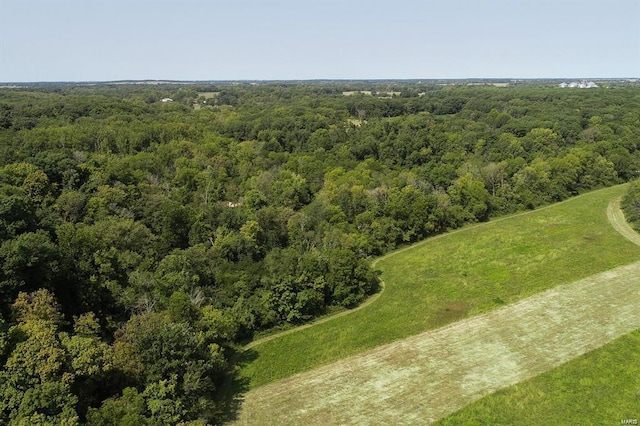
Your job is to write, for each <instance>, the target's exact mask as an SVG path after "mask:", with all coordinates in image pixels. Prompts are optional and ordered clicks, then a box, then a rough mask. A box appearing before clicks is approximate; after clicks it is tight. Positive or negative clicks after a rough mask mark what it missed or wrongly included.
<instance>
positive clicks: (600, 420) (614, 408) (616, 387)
mask: <svg viewBox="0 0 640 426" xmlns="http://www.w3.org/2000/svg"><path fill="white" fill-rule="evenodd" d="M608 213H609V216H610V217H609V219H610V220H611V221H612V223H613V224H614V226H615V227H616V228H617V230H618V231H619V232H620V233H622V234H623V235H625V236H626V237H627V238H629V239H631V240H632V241H635V242H636V244H640V235H638V234H637V233H636V232H635V231H633V229H631V228H630V227H629V226H628V225H626V222H624V217H623V216H622V215H621V212H620V211H619V210H617V211H610V212H608ZM637 288H639V289H640V283H639V285H638V286H637ZM639 291H640V290H639ZM634 315H636V316H638V314H637V313H634ZM623 420H636V421H640V330H636V331H634V332H631V333H629V334H627V335H625V336H623V337H620V338H618V339H616V340H615V341H614V342H612V343H609V344H608V345H606V346H603V347H602V348H599V349H597V350H594V351H592V352H589V353H587V354H585V355H582V356H580V357H578V358H576V359H574V360H572V361H569V362H567V363H565V364H563V365H562V366H560V367H557V368H555V369H553V370H551V371H549V372H547V373H544V374H541V375H539V376H537V377H535V378H532V379H529V380H526V381H524V382H521V383H518V384H517V385H514V386H511V387H509V388H507V389H503V390H501V391H498V392H496V393H493V394H491V395H489V396H486V397H485V398H482V399H480V400H478V401H476V402H474V403H472V404H469V405H467V406H465V407H464V408H463V409H461V410H459V411H458V412H456V413H455V414H453V415H450V416H448V417H446V418H445V419H443V420H441V421H440V422H438V423H437V424H438V425H461V424H492V425H513V424H554V425H563V424H567V425H574V424H620V423H621V422H622V421H623Z"/></svg>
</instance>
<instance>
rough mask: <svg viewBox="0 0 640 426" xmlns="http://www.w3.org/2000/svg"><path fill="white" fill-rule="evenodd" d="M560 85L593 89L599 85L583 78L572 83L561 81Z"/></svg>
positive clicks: (562, 86)
mask: <svg viewBox="0 0 640 426" xmlns="http://www.w3.org/2000/svg"><path fill="white" fill-rule="evenodd" d="M558 87H561V88H563V89H564V88H566V87H569V88H578V89H593V88H595V87H598V85H597V84H595V83H594V82H593V81H587V80H582V81H572V82H571V83H564V82H563V83H560V84H559V85H558Z"/></svg>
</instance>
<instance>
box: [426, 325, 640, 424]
mask: <svg viewBox="0 0 640 426" xmlns="http://www.w3.org/2000/svg"><path fill="white" fill-rule="evenodd" d="M623 420H640V330H637V331H634V332H632V333H629V334H627V335H625V336H622V337H620V338H618V339H616V340H614V341H613V342H611V343H609V344H608V345H605V346H603V347H602V348H600V349H596V350H595V351H592V352H589V353H587V354H585V355H583V356H581V357H578V358H576V359H574V360H572V361H569V362H568V363H566V364H563V365H562V366H560V367H558V368H555V369H553V370H551V371H548V372H547V373H544V374H541V375H540V376H537V377H534V378H533V379H530V380H526V381H524V382H522V383H518V384H517V385H515V386H512V387H510V388H507V389H503V390H501V391H498V392H496V393H494V394H491V395H489V396H487V397H485V398H482V399H480V400H478V401H476V402H474V403H472V404H469V405H467V406H466V407H464V408H463V409H461V410H460V411H458V412H456V413H454V414H452V415H450V416H448V417H446V418H444V419H442V420H441V421H439V422H438V423H437V424H438V425H442V426H444V425H475V424H478V425H480V424H483V425H536V424H537V425H607V424H610V425H615V424H618V425H619V424H621V422H622V421H623ZM630 424H633V423H630Z"/></svg>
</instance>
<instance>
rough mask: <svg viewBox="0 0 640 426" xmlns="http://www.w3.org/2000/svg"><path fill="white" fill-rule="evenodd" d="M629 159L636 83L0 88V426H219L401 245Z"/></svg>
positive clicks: (567, 188)
mask: <svg viewBox="0 0 640 426" xmlns="http://www.w3.org/2000/svg"><path fill="white" fill-rule="evenodd" d="M169 99H171V101H170V100H169ZM639 147H640V86H638V85H633V84H630V83H629V84H623V83H617V84H610V85H608V86H607V87H603V88H597V89H584V90H581V89H559V88H556V87H552V86H550V85H547V86H545V85H544V84H533V83H530V84H520V85H511V86H510V87H499V88H498V87H491V86H467V85H439V84H433V83H430V84H427V83H418V82H313V83H296V82H290V83H284V82H280V83H275V82H274V83H258V84H255V83H254V84H249V83H240V84H232V83H219V84H204V83H202V84H201V83H198V84H189V85H184V84H180V85H179V84H155V85H152V84H111V85H109V84H102V85H62V84H58V85H32V86H29V87H17V88H15V87H14V88H7V87H5V88H2V87H0V313H1V314H2V317H1V319H0V364H1V365H2V369H1V370H0V393H1V395H2V398H0V423H11V424H30V425H31V424H66V425H72V424H83V423H88V424H91V425H145V424H149V425H156V424H179V423H183V424H207V423H220V422H222V421H224V415H225V402H224V401H225V398H223V395H222V394H223V392H222V387H223V384H224V383H225V382H227V381H228V380H229V378H230V377H231V376H232V375H233V371H234V366H233V359H234V353H235V352H237V351H238V350H239V348H240V347H241V346H242V344H243V343H246V342H247V341H249V340H251V339H252V337H253V336H254V335H256V333H260V332H264V331H265V330H270V329H273V328H274V327H287V326H292V325H296V324H300V323H303V322H305V321H309V320H311V319H313V318H314V317H317V316H319V315H324V314H327V313H331V312H335V311H338V310H341V309H347V308H351V307H354V306H356V305H358V304H359V303H361V302H362V301H363V300H364V299H365V298H366V297H367V296H368V295H370V294H373V293H375V292H376V291H377V290H378V287H379V283H378V278H377V274H376V271H374V270H372V268H371V267H370V259H371V258H372V257H374V256H378V255H380V254H383V253H386V252H388V251H389V250H392V249H394V248H396V247H398V246H400V245H403V244H408V243H411V242H414V241H417V240H420V239H424V238H426V237H428V236H431V235H435V234H438V233H442V232H445V231H446V230H449V229H453V228H457V227H460V226H462V225H464V224H467V223H472V222H478V221H486V220H488V219H490V218H491V217H495V216H498V215H504V214H508V213H511V212H515V211H520V210H524V209H533V208H536V207H538V206H541V205H544V204H548V203H552V202H556V201H560V200H563V199H565V198H567V197H570V196H573V195H576V194H579V193H581V192H584V191H588V190H591V189H594V188H598V187H603V186H607V185H612V184H616V183H620V182H624V181H628V180H632V179H635V178H637V177H638V176H640V151H639ZM637 192H639V193H640V189H638V190H637Z"/></svg>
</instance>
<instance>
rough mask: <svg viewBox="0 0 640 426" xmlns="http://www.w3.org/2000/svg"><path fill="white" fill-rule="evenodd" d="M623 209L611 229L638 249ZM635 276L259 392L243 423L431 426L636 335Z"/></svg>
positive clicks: (627, 272) (566, 291)
mask: <svg viewBox="0 0 640 426" xmlns="http://www.w3.org/2000/svg"><path fill="white" fill-rule="evenodd" d="M617 206H618V205H617V204H615V203H613V204H612V205H610V206H609V209H608V211H607V215H608V217H609V220H610V221H611V222H612V224H613V225H614V227H616V229H618V231H620V232H621V233H623V235H625V236H626V237H627V238H629V239H630V240H632V241H634V242H636V243H638V244H640V236H638V235H637V234H636V233H635V232H634V231H633V230H631V233H629V232H628V231H629V229H630V228H629V229H626V228H625V226H624V225H626V221H625V220H624V216H623V215H621V212H619V208H618V207H617ZM638 276H640V262H636V263H633V264H630V265H626V266H623V267H620V268H616V269H613V270H610V271H607V272H604V273H601V274H597V275H594V276H592V277H589V278H586V279H583V280H580V281H577V282H575V283H571V284H567V285H563V286H559V287H556V288H554V289H551V290H548V291H546V292H543V293H540V294H537V295H535V296H533V297H530V298H527V299H525V300H521V301H519V302H517V303H513V304H510V305H507V306H504V307H502V308H499V309H496V310H493V311H491V312H488V313H486V314H482V315H478V316H475V317H472V318H468V319H464V320H461V321H458V322H456V323H453V324H450V325H448V326H445V327H442V328H439V329H436V330H431V331H428V332H426V333H422V334H419V335H416V336H412V337H410V338H407V339H403V340H400V341H397V342H394V343H391V344H389V345H384V346H381V347H379V348H376V349H373V350H371V351H368V352H365V353H363V354H359V355H356V356H352V357H349V358H345V359H343V360H341V361H338V362H335V363H333V364H330V365H327V366H324V367H321V368H317V369H315V370H312V371H308V372H305V373H301V374H298V375H296V376H293V377H290V378H288V379H285V380H282V381H279V382H276V383H272V384H269V385H266V386H263V387H260V388H258V389H255V390H252V391H250V392H248V393H247V394H246V395H245V396H244V403H243V406H242V411H241V412H240V417H239V419H238V422H237V423H238V424H244V425H263V424H264V425H269V424H273V425H283V424H303V425H306V426H312V425H323V426H324V425H332V424H354V425H355V424H358V425H360V424H369V425H377V424H380V425H382V424H385V425H386V424H429V423H431V422H433V421H435V420H437V419H439V418H441V417H443V416H445V415H448V414H450V413H452V412H453V411H456V410H457V409H459V408H461V407H463V406H465V405H466V404H468V403H470V402H473V401H475V400H477V399H479V398H481V397H483V396H485V395H488V394H490V393H492V392H495V391H496V390H498V389H501V388H504V387H507V386H511V385H513V384H516V383H518V382H520V381H522V380H525V379H528V378H530V377H533V376H536V375H538V374H541V373H543V372H545V371H548V370H550V369H551V368H554V367H556V366H558V365H560V364H562V363H564V362H567V361H569V360H571V359H573V358H575V357H577V356H580V355H582V354H584V353H586V352H589V351H591V350H593V349H596V348H598V347H600V346H603V345H605V344H606V343H608V342H610V341H612V340H613V339H615V338H617V337H619V336H621V335H623V334H625V333H628V332H630V331H633V330H635V329H637V328H640V315H637V307H638V306H640V285H639V283H638V279H637V278H638ZM448 308H449V309H450V310H449V311H446V308H445V311H444V312H452V313H453V312H456V313H460V312H463V310H464V309H465V307H464V306H461V305H456V304H455V302H452V303H451V305H450V306H449V307H448ZM310 344H313V342H310Z"/></svg>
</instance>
